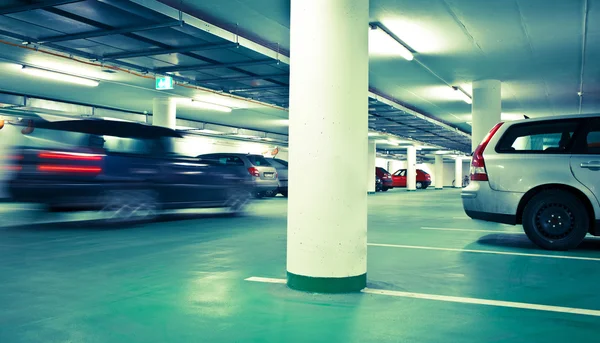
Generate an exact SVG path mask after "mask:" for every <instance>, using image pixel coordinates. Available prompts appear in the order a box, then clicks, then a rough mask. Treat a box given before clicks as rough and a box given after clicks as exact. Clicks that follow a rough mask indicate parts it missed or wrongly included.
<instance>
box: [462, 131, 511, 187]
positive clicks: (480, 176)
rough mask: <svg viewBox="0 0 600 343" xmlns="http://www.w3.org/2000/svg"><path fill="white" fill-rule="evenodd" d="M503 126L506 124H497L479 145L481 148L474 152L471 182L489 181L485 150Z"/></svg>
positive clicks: (478, 147)
mask: <svg viewBox="0 0 600 343" xmlns="http://www.w3.org/2000/svg"><path fill="white" fill-rule="evenodd" d="M502 124H504V123H502V122H501V123H498V124H496V126H494V127H493V128H492V130H490V132H488V134H487V135H486V136H485V138H484V139H483V141H482V142H481V143H480V144H479V146H477V149H475V152H473V158H472V159H471V171H470V174H471V181H489V180H488V175H487V171H486V169H485V161H484V159H483V152H484V151H485V148H486V147H487V145H488V143H489V142H490V140H491V139H492V137H494V135H495V134H496V132H498V129H500V126H502Z"/></svg>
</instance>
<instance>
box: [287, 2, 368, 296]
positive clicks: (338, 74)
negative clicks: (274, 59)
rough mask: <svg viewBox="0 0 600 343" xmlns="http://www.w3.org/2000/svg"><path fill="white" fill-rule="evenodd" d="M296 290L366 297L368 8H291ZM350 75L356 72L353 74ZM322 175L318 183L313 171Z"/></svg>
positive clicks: (290, 279)
mask: <svg viewBox="0 0 600 343" xmlns="http://www.w3.org/2000/svg"><path fill="white" fill-rule="evenodd" d="M290 13H291V15H290V43H291V44H290V51H291V56H290V62H291V63H290V111H289V112H290V115H289V116H290V127H289V159H290V169H289V200H288V231H287V232H288V234H287V284H288V287H290V288H292V289H297V290H303V291H309V292H323V293H337V292H352V291H359V290H361V289H362V288H364V287H366V278H367V277H366V272H367V186H366V184H365V182H364V181H359V182H357V180H366V179H367V169H366V168H364V167H360V168H357V167H356V166H365V165H366V164H367V141H368V115H367V113H368V104H367V99H368V74H369V72H368V58H369V57H368V36H367V35H368V23H369V1H366V0H365V1H357V0H328V1H323V0H292V1H291V11H290ZM349 71H351V72H349ZM309 165H312V166H319V168H318V169H319V172H318V175H315V174H314V173H307V171H306V166H309Z"/></svg>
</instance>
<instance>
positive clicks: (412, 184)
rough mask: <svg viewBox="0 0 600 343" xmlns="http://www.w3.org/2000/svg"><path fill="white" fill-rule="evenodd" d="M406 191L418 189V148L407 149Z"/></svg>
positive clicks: (410, 147)
mask: <svg viewBox="0 0 600 343" xmlns="http://www.w3.org/2000/svg"><path fill="white" fill-rule="evenodd" d="M406 189H407V190H408V191H414V190H416V189H417V148H416V147H414V146H409V147H408V148H406Z"/></svg>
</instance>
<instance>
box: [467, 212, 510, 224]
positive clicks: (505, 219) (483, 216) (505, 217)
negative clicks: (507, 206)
mask: <svg viewBox="0 0 600 343" xmlns="http://www.w3.org/2000/svg"><path fill="white" fill-rule="evenodd" d="M465 213H466V214H467V216H469V217H470V218H471V219H477V220H485V221H486V222H494V223H502V224H509V225H515V224H517V216H516V215H510V214H498V213H489V212H479V211H469V210H465Z"/></svg>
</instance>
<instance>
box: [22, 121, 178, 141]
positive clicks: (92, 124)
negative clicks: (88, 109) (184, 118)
mask: <svg viewBox="0 0 600 343" xmlns="http://www.w3.org/2000/svg"><path fill="white" fill-rule="evenodd" d="M33 127H34V130H35V129H36V128H40V129H48V130H57V131H67V132H78V133H85V134H91V135H99V136H104V135H109V136H115V137H124V138H147V139H153V138H161V137H177V138H182V137H183V136H182V135H181V134H179V133H178V132H177V131H175V130H172V129H169V128H166V127H161V126H151V125H146V124H141V123H132V122H122V121H116V120H105V119H81V120H61V121H52V122H51V121H47V120H42V119H36V120H34V124H33Z"/></svg>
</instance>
